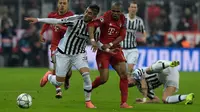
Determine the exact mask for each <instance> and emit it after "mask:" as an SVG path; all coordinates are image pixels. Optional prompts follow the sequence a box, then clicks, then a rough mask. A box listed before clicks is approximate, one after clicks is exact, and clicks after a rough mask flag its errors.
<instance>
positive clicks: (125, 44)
mask: <svg viewBox="0 0 200 112" xmlns="http://www.w3.org/2000/svg"><path fill="white" fill-rule="evenodd" d="M125 17H126V37H125V39H124V40H123V41H122V42H121V46H122V48H123V49H133V48H136V46H137V42H136V32H142V33H143V32H145V27H144V22H143V20H142V19H141V18H140V17H138V16H136V17H135V18H134V19H130V17H129V14H125Z"/></svg>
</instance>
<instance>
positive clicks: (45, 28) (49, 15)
mask: <svg viewBox="0 0 200 112" xmlns="http://www.w3.org/2000/svg"><path fill="white" fill-rule="evenodd" d="M52 15H53V13H49V14H48V18H53V16H52ZM49 27H50V25H49V24H43V25H42V29H41V31H40V35H43V34H44V32H45V31H46V30H47V29H49Z"/></svg>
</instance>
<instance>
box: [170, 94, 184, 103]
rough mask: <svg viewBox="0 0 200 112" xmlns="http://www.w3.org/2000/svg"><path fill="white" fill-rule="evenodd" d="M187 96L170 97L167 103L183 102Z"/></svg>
mask: <svg viewBox="0 0 200 112" xmlns="http://www.w3.org/2000/svg"><path fill="white" fill-rule="evenodd" d="M186 97H187V95H174V96H168V97H167V98H166V102H167V103H178V102H182V101H184V100H185V99H186Z"/></svg>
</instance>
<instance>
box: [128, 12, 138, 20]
mask: <svg viewBox="0 0 200 112" xmlns="http://www.w3.org/2000/svg"><path fill="white" fill-rule="evenodd" d="M128 16H129V18H130V19H134V18H135V16H136V15H135V14H130V13H129V14H128Z"/></svg>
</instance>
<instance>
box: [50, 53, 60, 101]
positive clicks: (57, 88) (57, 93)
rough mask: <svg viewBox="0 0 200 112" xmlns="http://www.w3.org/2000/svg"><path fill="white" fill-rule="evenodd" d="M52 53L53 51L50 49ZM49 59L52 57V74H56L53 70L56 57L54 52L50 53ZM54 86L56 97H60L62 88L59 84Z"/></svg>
mask: <svg viewBox="0 0 200 112" xmlns="http://www.w3.org/2000/svg"><path fill="white" fill-rule="evenodd" d="M52 53H54V51H52ZM51 59H52V63H53V68H52V70H53V75H55V74H56V72H55V70H56V58H55V53H54V54H52V55H51ZM55 87H56V96H55V97H56V98H58V99H59V98H62V89H61V87H60V86H55Z"/></svg>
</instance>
